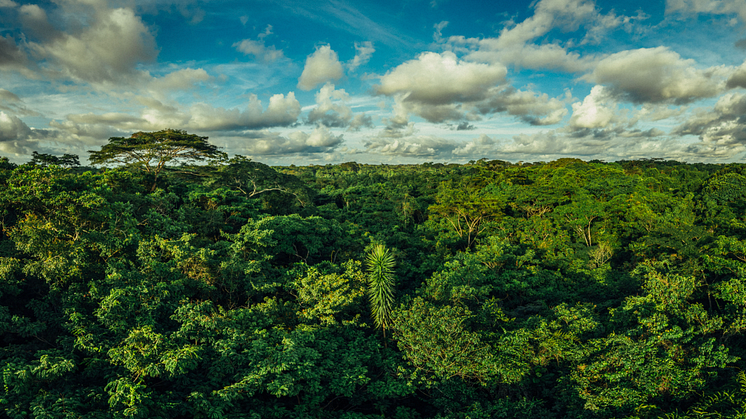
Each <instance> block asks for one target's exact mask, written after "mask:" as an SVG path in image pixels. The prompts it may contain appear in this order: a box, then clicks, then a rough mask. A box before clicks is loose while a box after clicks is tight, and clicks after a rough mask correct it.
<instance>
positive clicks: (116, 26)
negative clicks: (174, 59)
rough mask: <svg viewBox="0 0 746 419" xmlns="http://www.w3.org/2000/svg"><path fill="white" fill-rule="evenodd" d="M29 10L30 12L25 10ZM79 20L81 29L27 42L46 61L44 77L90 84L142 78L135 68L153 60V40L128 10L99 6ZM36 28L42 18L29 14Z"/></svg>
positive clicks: (40, 15) (35, 14) (132, 80)
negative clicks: (81, 23)
mask: <svg viewBox="0 0 746 419" xmlns="http://www.w3.org/2000/svg"><path fill="white" fill-rule="evenodd" d="M28 10H31V9H28ZM89 13H92V15H91V16H80V19H82V20H85V21H87V24H85V25H79V26H78V25H71V26H74V27H76V28H77V29H75V30H70V31H69V32H59V33H58V34H57V35H56V36H54V37H53V38H52V39H49V40H46V39H41V41H40V42H29V44H28V45H29V48H30V49H31V50H32V51H33V52H34V54H35V55H37V56H38V57H40V58H42V59H43V60H46V62H47V65H46V70H47V75H48V76H49V75H56V76H61V77H67V78H71V79H75V80H81V81H86V82H91V83H120V82H135V81H137V77H136V76H141V75H142V74H141V73H140V72H138V71H137V69H136V65H137V64H138V63H141V62H147V61H151V60H153V59H154V58H155V57H156V55H157V52H156V49H155V37H154V36H153V34H152V33H151V32H150V30H149V29H148V28H147V27H146V26H145V24H144V23H143V22H142V20H141V19H140V18H139V17H138V16H136V15H135V13H134V12H133V11H132V10H131V9H128V8H118V9H108V8H104V7H102V6H100V5H97V7H93V8H92V9H91V10H89ZM29 16H33V20H34V25H35V27H37V28H41V27H44V26H45V25H48V23H45V22H44V19H45V16H44V15H42V14H41V13H38V12H33V13H30V15H29Z"/></svg>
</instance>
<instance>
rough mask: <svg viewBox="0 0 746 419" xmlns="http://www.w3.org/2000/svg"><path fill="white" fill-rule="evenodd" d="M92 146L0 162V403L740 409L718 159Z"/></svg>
mask: <svg viewBox="0 0 746 419" xmlns="http://www.w3.org/2000/svg"><path fill="white" fill-rule="evenodd" d="M156 134H158V135H160V134H164V135H165V136H164V137H162V138H161V137H158V135H156ZM180 141H184V143H180ZM189 144H192V145H195V150H197V151H199V150H200V148H199V147H202V146H203V145H204V146H205V147H208V148H205V149H203V150H202V151H203V152H204V153H205V154H204V155H197V154H195V155H193V156H192V157H193V158H192V159H191V161H195V162H199V161H200V159H203V158H204V159H210V160H212V161H211V162H210V164H207V165H191V166H190V165H186V164H182V165H181V166H178V167H175V166H171V167H167V165H169V164H173V163H176V162H181V163H188V162H189V156H188V155H185V154H178V152H177V150H178V149H179V148H184V147H186V148H184V150H187V149H189ZM105 150H107V151H106V152H104V151H105ZM106 153H110V154H108V155H107V154H106ZM117 153H119V154H117ZM128 153H141V154H140V157H139V158H140V159H139V160H138V157H136V156H135V154H128ZM159 153H160V154H159ZM94 156H96V158H100V159H101V160H99V161H98V162H99V163H100V164H104V165H107V164H109V163H112V164H115V163H117V162H118V163H122V164H128V165H131V166H130V167H124V168H115V169H102V170H94V169H90V168H80V167H76V168H72V167H65V165H64V164H60V161H59V160H54V159H59V157H55V156H48V155H42V154H39V153H37V154H35V155H34V157H35V158H36V161H35V162H34V163H35V164H25V165H21V166H16V165H13V164H10V163H8V161H7V160H6V161H5V162H3V161H0V372H1V373H2V375H1V378H0V381H1V383H0V384H1V386H0V406H1V408H2V411H3V413H4V416H3V417H5V416H8V417H13V418H15V417H19V418H20V417H76V418H77V417H80V418H110V417H115V418H124V417H132V418H135V417H137V418H164V419H165V418H192V417H194V418H208V417H209V418H221V417H225V418H243V417H263V418H264V417H267V418H289V417H320V418H353V417H354V418H379V417H394V418H438V417H442V418H446V417H448V418H477V417H479V418H488V417H489V418H493V417H494V418H516V417H521V418H553V417H556V418H565V417H572V418H597V417H637V418H654V417H670V418H673V417H742V416H744V414H745V413H744V405H743V403H742V401H743V399H744V391H745V390H744V389H745V388H746V387H744V380H745V378H744V376H743V373H741V371H743V370H744V369H746V361H744V360H745V359H746V235H745V233H746V228H744V225H746V224H744V211H743V210H744V200H743V199H742V198H743V196H744V193H743V190H742V189H743V188H742V187H743V185H744V182H743V173H744V169H743V165H728V166H719V165H705V164H696V165H695V164H692V165H688V164H682V163H678V162H663V161H653V160H643V161H631V162H619V163H608V164H607V163H602V162H583V161H580V160H577V159H562V160H559V161H556V162H550V163H535V164H511V163H507V162H500V161H485V160H481V161H477V162H471V163H469V164H466V165H456V164H434V163H426V164H422V165H405V166H387V165H366V164H359V163H354V164H353V163H349V164H343V165H324V166H290V167H269V166H267V165H264V164H261V163H258V162H253V161H251V160H249V159H247V158H244V157H240V156H237V157H235V158H234V159H232V160H230V161H223V160H221V157H222V155H221V154H220V153H219V152H218V151H217V149H216V148H214V147H213V146H209V144H206V138H204V137H198V136H192V135H189V134H186V133H184V132H182V131H174V130H166V131H162V132H159V133H139V134H136V135H135V136H133V137H132V138H124V139H112V141H111V143H110V144H109V145H108V146H104V148H102V150H101V151H100V152H94V153H92V157H94ZM107 156H108V157H107ZM147 156H150V158H149V159H147V160H145V159H146V158H147ZM53 158H54V159H53ZM132 167H136V168H139V169H141V170H131V168H132ZM159 167H160V169H159ZM156 181H157V182H158V183H157V186H158V188H154V186H155V185H156ZM143 185H147V187H143ZM148 189H151V190H150V192H148ZM389 249H396V250H395V252H394V251H392V250H389ZM361 254H362V255H365V258H364V259H363V260H362V261H361V260H358V258H359V257H360V255H361ZM394 255H395V258H394ZM394 259H396V260H394ZM395 302H396V303H395ZM378 328H381V329H383V331H384V333H385V335H384V339H383V340H382V339H380V337H379V336H378V334H377V330H376V329H378ZM386 332H390V333H386ZM389 343H390V344H389Z"/></svg>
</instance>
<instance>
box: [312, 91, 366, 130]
mask: <svg viewBox="0 0 746 419" xmlns="http://www.w3.org/2000/svg"><path fill="white" fill-rule="evenodd" d="M349 98H350V95H349V94H347V92H345V90H344V89H339V90H336V89H335V88H334V84H332V83H326V84H325V85H324V86H323V87H322V88H321V89H319V91H318V92H317V93H316V107H315V108H313V109H311V111H310V112H309V113H308V118H307V119H306V122H307V123H309V124H317V125H323V126H325V127H330V128H331V127H334V128H348V130H349V131H356V130H359V129H361V128H363V127H372V126H373V120H372V119H371V117H370V116H368V115H365V114H357V115H354V114H353V112H352V109H351V108H350V107H349V106H347V104H346V102H347V101H348V100H349Z"/></svg>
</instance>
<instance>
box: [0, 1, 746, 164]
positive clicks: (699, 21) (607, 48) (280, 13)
mask: <svg viewBox="0 0 746 419" xmlns="http://www.w3.org/2000/svg"><path fill="white" fill-rule="evenodd" d="M745 58H746V0H718V1H716V0H661V1H656V0H652V1H638V0H631V1H618V0H617V1H609V0H598V1H592V0H534V1H530V2H529V1H509V2H508V1H483V0H477V1H472V0H458V1H457V0H396V1H392V0H374V1H368V0H358V1H349V0H315V1H301V0H261V1H253V0H241V1H198V0H147V1H127V0H124V1H116V0H111V1H107V0H53V1H41V2H35V3H34V2H29V3H22V2H17V1H15V0H0V156H3V157H7V158H9V159H10V160H11V161H13V162H16V163H24V162H27V161H29V160H30V157H31V154H32V152H33V151H37V152H39V153H46V154H52V155H57V156H59V155H62V154H65V153H68V154H77V155H79V156H81V162H82V163H84V164H85V163H86V162H87V156H88V151H89V150H98V149H99V148H100V147H101V146H102V145H104V144H106V143H107V141H108V139H109V138H111V137H128V136H130V135H132V134H133V133H135V132H139V131H158V130H162V129H166V128H171V129H180V130H185V131H187V132H188V133H190V134H197V135H200V136H207V137H209V141H210V142H211V143H213V144H215V145H217V146H219V147H221V148H222V150H223V151H225V152H227V153H228V154H229V155H243V156H246V157H249V158H251V159H253V160H254V161H260V162H263V163H266V164H272V165H290V164H295V165H309V164H328V163H341V162H347V161H356V162H359V163H370V164H381V163H384V164H400V163H422V162H451V163H465V162H468V161H472V160H479V159H482V158H486V159H490V160H492V159H499V160H506V161H512V162H517V161H524V162H536V161H552V160H556V159H559V158H565V157H572V158H580V159H583V160H594V159H598V160H603V161H619V160H629V159H642V158H662V159H672V160H679V161H686V162H709V163H727V162H744V157H746V61H745Z"/></svg>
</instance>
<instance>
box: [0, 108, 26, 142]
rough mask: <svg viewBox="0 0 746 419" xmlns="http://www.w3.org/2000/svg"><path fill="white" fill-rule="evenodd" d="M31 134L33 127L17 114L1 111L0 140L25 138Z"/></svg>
mask: <svg viewBox="0 0 746 419" xmlns="http://www.w3.org/2000/svg"><path fill="white" fill-rule="evenodd" d="M30 135H31V128H29V126H28V125H26V123H24V122H23V121H21V119H20V118H18V117H17V116H12V115H8V114H7V113H5V112H3V111H0V142H4V141H16V140H25V139H27V138H28V137H29V136H30Z"/></svg>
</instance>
